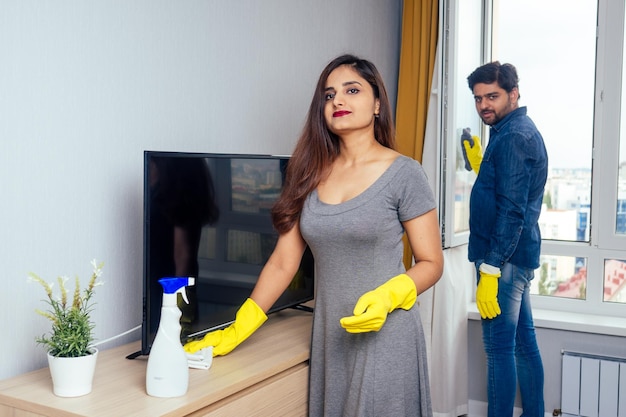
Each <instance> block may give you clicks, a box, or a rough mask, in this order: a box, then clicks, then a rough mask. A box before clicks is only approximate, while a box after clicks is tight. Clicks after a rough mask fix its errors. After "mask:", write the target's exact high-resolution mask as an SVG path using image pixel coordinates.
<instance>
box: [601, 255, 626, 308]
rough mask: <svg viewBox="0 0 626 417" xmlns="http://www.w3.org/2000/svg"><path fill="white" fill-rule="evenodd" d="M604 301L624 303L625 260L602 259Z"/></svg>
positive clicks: (625, 298)
mask: <svg viewBox="0 0 626 417" xmlns="http://www.w3.org/2000/svg"><path fill="white" fill-rule="evenodd" d="M604 301H611V302H614V303H626V261H621V260H617V259H606V260H605V261H604Z"/></svg>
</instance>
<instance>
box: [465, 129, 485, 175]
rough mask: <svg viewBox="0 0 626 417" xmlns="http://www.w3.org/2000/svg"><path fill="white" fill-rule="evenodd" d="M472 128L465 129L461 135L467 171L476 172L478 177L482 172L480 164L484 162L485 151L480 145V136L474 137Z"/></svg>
mask: <svg viewBox="0 0 626 417" xmlns="http://www.w3.org/2000/svg"><path fill="white" fill-rule="evenodd" d="M470 132H471V131H470V128H469V127H466V128H465V129H463V134H461V148H462V149H463V159H464V160H465V169H466V170H468V171H471V170H474V172H475V173H476V175H478V171H479V170H480V164H481V162H482V161H483V149H482V147H481V145H480V139H479V138H478V136H472V134H471V133H470Z"/></svg>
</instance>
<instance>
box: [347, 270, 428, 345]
mask: <svg viewBox="0 0 626 417" xmlns="http://www.w3.org/2000/svg"><path fill="white" fill-rule="evenodd" d="M416 299H417V289H416V288H415V283H414V282H413V280H412V279H411V277H409V276H408V275H407V274H400V275H397V276H395V277H393V278H391V279H390V280H389V281H387V282H385V283H384V284H383V285H381V286H380V287H378V288H376V289H375V290H372V291H369V292H366V293H365V294H363V295H362V296H361V298H359V300H358V301H357V303H356V305H355V306H354V311H353V314H354V315H353V316H349V317H344V318H342V319H341V320H340V323H341V327H343V328H344V329H346V331H347V332H348V333H365V332H372V331H374V332H377V331H379V330H380V329H381V328H382V327H383V324H385V321H386V320H387V314H389V313H391V312H392V311H393V310H395V309H396V308H403V309H405V310H408V309H410V308H411V307H413V304H415V300H416Z"/></svg>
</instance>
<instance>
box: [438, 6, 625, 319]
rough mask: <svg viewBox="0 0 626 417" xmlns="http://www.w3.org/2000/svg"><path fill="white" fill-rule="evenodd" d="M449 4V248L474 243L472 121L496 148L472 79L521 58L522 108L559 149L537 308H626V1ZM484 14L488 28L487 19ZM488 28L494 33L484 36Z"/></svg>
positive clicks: (550, 185) (552, 158)
mask: <svg viewBox="0 0 626 417" xmlns="http://www.w3.org/2000/svg"><path fill="white" fill-rule="evenodd" d="M447 3H448V4H447V7H446V8H445V12H444V30H443V33H447V34H448V35H447V37H446V39H445V42H444V49H443V51H444V53H443V55H444V58H443V59H444V61H443V74H444V76H443V80H444V81H443V83H444V85H443V86H442V89H443V91H444V103H443V105H442V113H443V115H444V116H443V118H442V120H443V125H442V137H443V138H445V141H444V142H445V146H444V147H443V149H444V152H445V153H446V155H445V156H442V157H443V161H444V162H443V163H442V166H443V167H444V168H443V171H444V175H442V177H443V178H445V184H443V185H442V186H443V190H442V192H441V195H442V196H443V200H442V207H444V208H443V210H442V211H443V212H444V213H445V215H444V217H443V219H442V222H443V224H444V227H443V230H444V231H445V234H444V243H445V244H446V245H447V246H455V245H458V244H462V243H465V242H466V241H467V223H466V222H467V213H468V210H469V207H468V205H467V201H468V199H469V192H470V191H471V185H472V183H473V180H474V179H475V177H473V173H471V172H467V171H466V170H465V168H464V164H463V158H462V154H461V152H462V151H461V147H460V129H462V128H463V127H471V128H472V132H478V133H479V134H478V136H479V137H481V140H482V143H483V147H485V146H486V145H487V143H488V137H487V136H488V130H487V129H486V128H485V127H484V126H482V125H481V124H480V120H479V119H478V116H477V115H476V112H475V109H474V104H473V100H472V99H471V93H470V91H469V89H468V87H467V82H466V81H465V79H466V77H467V76H468V75H469V74H470V73H471V71H472V70H473V69H474V68H476V67H477V66H479V65H480V64H481V63H484V62H488V61H493V60H499V61H500V62H503V63H504V62H510V63H512V64H514V65H515V66H516V67H517V69H518V72H519V77H520V105H521V106H527V107H528V114H529V116H530V117H531V118H532V119H533V121H534V122H535V124H536V125H537V127H538V128H539V130H540V131H541V133H542V135H543V137H544V140H545V143H546V147H547V150H548V155H549V175H548V181H547V184H546V190H545V195H544V207H543V209H542V213H541V217H540V220H539V221H540V227H541V233H542V237H543V244H542V258H541V267H540V268H539V269H538V270H537V271H536V273H535V279H534V280H533V285H532V290H531V291H532V293H533V294H535V296H534V300H533V303H534V306H535V307H546V308H552V309H554V308H557V309H562V310H569V311H572V310H577V311H580V309H581V308H584V311H585V312H589V313H598V314H609V315H611V314H621V315H623V314H624V312H626V281H625V280H624V271H625V270H626V261H624V259H626V83H622V77H623V76H626V53H624V49H623V48H624V45H625V44H626V38H625V35H624V20H625V17H626V15H625V10H624V8H625V7H624V4H623V2H614V1H611V0H599V1H597V0H576V2H575V7H572V6H573V4H572V2H571V0H551V1H549V2H546V1H543V0H473V1H466V0H450V1H449V2H447ZM477 16H478V17H477ZM478 21H480V22H482V25H479V24H476V22H478ZM468 22H472V23H471V25H470V24H468ZM476 30H479V31H480V33H481V34H482V36H477V35H476V33H475V31H476ZM479 42H480V46H478V43H479ZM461 51H462V52H461ZM468 55H469V58H468ZM477 60H478V62H477ZM446 74H447V76H446ZM459 101H462V102H459ZM622 103H623V104H624V105H623V106H622ZM468 113H471V116H470V115H468ZM449 150H453V151H452V152H450V151H449ZM451 161H453V163H451ZM448 167H454V169H450V168H448ZM448 184H452V185H453V186H452V187H451V186H448ZM452 203H454V205H452ZM447 213H454V215H448V214H447ZM583 304H584V307H583Z"/></svg>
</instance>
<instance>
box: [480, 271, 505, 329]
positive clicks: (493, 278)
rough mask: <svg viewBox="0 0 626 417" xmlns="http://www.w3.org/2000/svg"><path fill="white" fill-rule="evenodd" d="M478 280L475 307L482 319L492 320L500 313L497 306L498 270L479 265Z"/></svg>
mask: <svg viewBox="0 0 626 417" xmlns="http://www.w3.org/2000/svg"><path fill="white" fill-rule="evenodd" d="M478 270H479V272H480V279H479V280H478V287H477V288H476V306H477V307H478V311H479V312H480V317H482V318H483V319H492V318H494V317H496V316H497V315H499V314H500V313H501V311H500V305H499V304H498V279H499V278H500V268H498V267H497V266H492V265H488V264H485V263H483V264H481V265H480V267H479V268H478Z"/></svg>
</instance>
